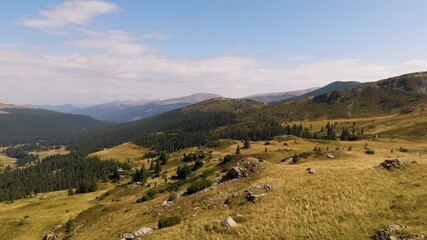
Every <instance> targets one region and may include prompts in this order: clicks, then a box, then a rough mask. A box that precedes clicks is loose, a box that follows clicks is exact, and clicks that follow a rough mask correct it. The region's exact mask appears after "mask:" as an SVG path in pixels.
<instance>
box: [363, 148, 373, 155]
mask: <svg viewBox="0 0 427 240" xmlns="http://www.w3.org/2000/svg"><path fill="white" fill-rule="evenodd" d="M365 153H366V154H375V151H374V150H372V149H366V150H365Z"/></svg>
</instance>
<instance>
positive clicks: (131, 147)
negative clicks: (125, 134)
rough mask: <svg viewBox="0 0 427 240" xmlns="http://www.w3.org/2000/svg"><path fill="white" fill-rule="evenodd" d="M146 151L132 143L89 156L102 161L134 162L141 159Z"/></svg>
mask: <svg viewBox="0 0 427 240" xmlns="http://www.w3.org/2000/svg"><path fill="white" fill-rule="evenodd" d="M147 151H148V150H147V149H145V148H142V147H140V146H138V145H135V144H133V143H123V144H121V145H119V146H116V147H113V148H109V149H104V150H102V151H99V152H95V153H91V154H89V156H91V157H94V156H97V157H99V158H100V159H103V160H109V159H114V160H117V161H119V162H134V161H137V160H138V158H140V157H142V156H143V155H144V154H145V153H146V152H147Z"/></svg>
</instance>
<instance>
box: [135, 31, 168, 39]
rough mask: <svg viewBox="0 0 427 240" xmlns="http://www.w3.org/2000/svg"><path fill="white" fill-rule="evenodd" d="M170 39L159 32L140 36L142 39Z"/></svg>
mask: <svg viewBox="0 0 427 240" xmlns="http://www.w3.org/2000/svg"><path fill="white" fill-rule="evenodd" d="M170 37H171V36H170V35H166V34H163V33H161V32H159V31H154V32H151V33H147V34H144V35H142V38H143V39H158V40H165V39H168V38H170Z"/></svg>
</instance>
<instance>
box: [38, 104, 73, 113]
mask: <svg viewBox="0 0 427 240" xmlns="http://www.w3.org/2000/svg"><path fill="white" fill-rule="evenodd" d="M34 108H42V109H46V110H50V111H54V112H61V113H72V112H73V111H75V110H77V109H78V107H77V106H75V105H73V104H63V105H35V106H34Z"/></svg>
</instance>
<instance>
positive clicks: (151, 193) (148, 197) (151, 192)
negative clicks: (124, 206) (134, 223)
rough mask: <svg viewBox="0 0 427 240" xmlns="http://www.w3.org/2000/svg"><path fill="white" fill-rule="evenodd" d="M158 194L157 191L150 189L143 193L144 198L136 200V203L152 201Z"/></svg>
mask: <svg viewBox="0 0 427 240" xmlns="http://www.w3.org/2000/svg"><path fill="white" fill-rule="evenodd" d="M158 193H159V191H157V190H156V189H150V190H148V192H147V193H145V195H144V196H142V197H141V198H140V199H138V200H137V201H136V202H137V203H140V202H146V201H149V200H151V199H153V198H154V197H155V196H156V195H157V194H158Z"/></svg>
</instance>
